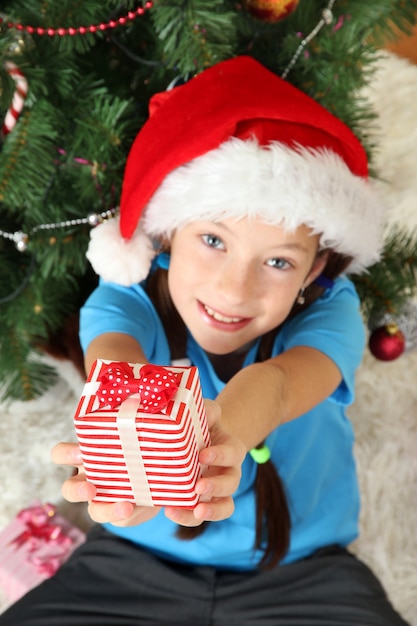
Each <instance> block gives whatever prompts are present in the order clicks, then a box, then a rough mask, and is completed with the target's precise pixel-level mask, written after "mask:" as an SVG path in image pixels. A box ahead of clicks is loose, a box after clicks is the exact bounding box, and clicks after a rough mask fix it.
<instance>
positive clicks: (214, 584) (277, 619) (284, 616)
mask: <svg viewBox="0 0 417 626" xmlns="http://www.w3.org/2000/svg"><path fill="white" fill-rule="evenodd" d="M152 624H154V625H156V624H165V625H166V626H168V625H169V626H180V625H181V626H184V625H188V624H190V626H191V625H192V626H233V625H236V626H327V625H328V626H348V625H352V626H353V625H354V626H404V625H405V624H406V622H404V620H403V619H401V617H400V616H399V615H398V614H397V613H396V612H395V611H394V610H393V608H392V606H391V605H390V603H389V602H388V600H387V597H386V595H385V593H384V591H383V589H382V587H381V585H380V584H379V582H378V581H377V579H376V578H375V576H374V575H373V574H372V572H371V571H370V570H369V569H368V568H367V567H366V566H365V565H364V564H363V563H361V562H360V561H358V560H357V559H356V558H355V557H354V556H353V555H351V554H349V553H348V552H347V551H346V550H343V549H340V548H337V547H329V548H328V549H324V550H320V551H319V552H317V553H316V554H315V555H314V556H313V557H311V558H309V559H305V560H303V561H300V562H298V563H294V564H290V565H284V566H281V567H277V568H275V569H274V570H273V571H270V572H250V573H248V572H244V573H241V572H231V571H227V572H226V571H218V570H215V569H213V568H212V567H186V566H182V565H178V564H176V563H171V562H167V561H163V560H161V559H157V558H155V557H154V556H152V555H149V554H148V553H147V552H144V551H143V550H141V549H139V548H137V547H135V546H133V545H132V544H130V543H129V542H127V541H124V540H123V539H119V538H117V537H116V536H114V535H112V534H110V533H108V532H106V531H105V530H103V529H102V528H101V527H96V528H94V529H93V530H92V532H91V533H90V535H89V538H88V541H87V543H86V544H85V545H83V546H81V547H80V548H79V549H78V550H77V551H76V552H75V553H74V555H73V557H72V558H71V559H70V560H69V561H68V562H67V563H66V564H65V565H64V566H62V568H61V569H60V570H59V571H58V573H57V574H56V575H55V576H54V577H53V578H51V579H49V580H47V581H45V582H44V583H42V584H41V585H40V586H39V587H37V588H35V589H33V590H32V591H31V592H29V593H28V594H27V595H26V596H25V597H24V598H22V599H21V600H20V601H19V602H17V603H16V604H15V605H13V606H12V607H10V608H9V610H7V611H6V612H5V613H3V615H0V626H110V625H111V626H133V625H135V626H139V625H147V626H148V625H152Z"/></svg>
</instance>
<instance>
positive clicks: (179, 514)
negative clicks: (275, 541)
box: [165, 400, 246, 526]
mask: <svg viewBox="0 0 417 626" xmlns="http://www.w3.org/2000/svg"><path fill="white" fill-rule="evenodd" d="M205 406H206V411H207V420H208V425H209V429H210V435H211V446H210V447H209V448H205V449H204V450H202V451H201V452H200V462H201V463H202V464H203V465H206V466H207V470H206V471H205V473H204V476H203V477H202V478H200V480H199V481H198V482H197V485H196V491H197V493H199V494H200V495H201V499H200V502H199V503H198V504H197V506H196V507H195V508H194V509H193V510H192V511H190V510H188V509H182V508H179V507H178V508H177V507H165V515H166V516H167V517H168V518H169V519H170V520H172V521H173V522H176V523H177V524H181V525H182V526H199V525H200V524H201V523H202V522H204V521H219V520H222V519H226V518H227V517H230V516H231V515H232V513H233V511H234V502H233V498H232V496H233V494H234V492H235V491H236V489H237V487H238V486H239V483H240V478H241V475H242V463H243V461H244V458H245V455H246V447H245V446H244V445H243V443H242V442H241V441H240V440H239V439H237V438H236V437H233V436H232V435H230V434H229V433H228V432H226V431H225V430H224V429H223V428H222V426H221V423H220V417H221V409H220V405H219V404H217V403H216V402H213V401H211V400H206V401H205Z"/></svg>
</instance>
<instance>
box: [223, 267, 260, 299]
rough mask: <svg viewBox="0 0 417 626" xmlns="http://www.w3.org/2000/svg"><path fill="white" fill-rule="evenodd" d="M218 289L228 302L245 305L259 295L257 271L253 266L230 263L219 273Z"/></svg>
mask: <svg viewBox="0 0 417 626" xmlns="http://www.w3.org/2000/svg"><path fill="white" fill-rule="evenodd" d="M218 287H219V289H220V291H221V294H222V297H224V300H225V301H226V302H228V303H230V304H233V305H240V304H244V303H245V302H248V301H250V300H251V299H252V298H254V297H256V295H257V292H258V284H257V279H256V270H255V268H254V267H253V266H252V265H251V264H242V263H236V262H233V261H229V262H227V263H225V264H224V265H223V267H222V269H221V271H220V273H219V279H218Z"/></svg>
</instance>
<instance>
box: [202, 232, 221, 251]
mask: <svg viewBox="0 0 417 626" xmlns="http://www.w3.org/2000/svg"><path fill="white" fill-rule="evenodd" d="M202 239H203V241H204V243H205V244H206V245H207V246H210V248H218V249H220V250H224V243H223V241H222V240H221V239H220V237H217V236H216V235H202Z"/></svg>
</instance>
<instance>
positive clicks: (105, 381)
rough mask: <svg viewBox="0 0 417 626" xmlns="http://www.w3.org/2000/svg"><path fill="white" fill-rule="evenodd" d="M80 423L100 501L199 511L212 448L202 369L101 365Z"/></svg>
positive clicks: (77, 420) (78, 415)
mask: <svg viewBox="0 0 417 626" xmlns="http://www.w3.org/2000/svg"><path fill="white" fill-rule="evenodd" d="M158 385H159V387H158ZM125 389H127V391H125ZM159 390H161V393H159ZM153 392H155V393H153ZM153 396H154V397H153ZM154 400H155V401H154ZM74 423H75V431H76V434H77V438H78V442H79V445H80V449H81V454H82V458H83V464H84V469H85V473H86V476H87V480H89V481H90V482H92V483H94V485H96V487H97V494H96V497H95V500H96V501H99V502H117V501H121V500H127V501H129V502H134V503H136V504H137V505H142V506H178V507H186V508H193V507H195V505H196V504H197V502H198V500H199V496H198V495H197V494H196V492H195V484H196V482H197V480H198V478H199V477H200V476H201V472H202V469H203V468H202V467H201V465H200V462H199V460H198V456H199V451H200V450H201V449H202V448H204V447H207V446H208V445H209V443H210V435H209V431H208V427H207V422H206V415H205V409H204V402H203V397H202V393H201V387H200V380H199V376H198V371H197V368H196V367H163V368H162V367H160V366H154V365H141V364H138V363H136V364H132V363H124V362H111V361H104V360H100V359H98V360H97V361H95V363H94V364H93V366H92V368H91V371H90V374H89V377H88V380H87V383H86V385H85V387H84V390H83V393H82V396H81V399H80V402H79V404H78V407H77V410H76V413H75V417H74Z"/></svg>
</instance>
